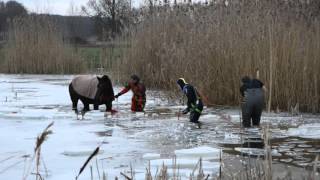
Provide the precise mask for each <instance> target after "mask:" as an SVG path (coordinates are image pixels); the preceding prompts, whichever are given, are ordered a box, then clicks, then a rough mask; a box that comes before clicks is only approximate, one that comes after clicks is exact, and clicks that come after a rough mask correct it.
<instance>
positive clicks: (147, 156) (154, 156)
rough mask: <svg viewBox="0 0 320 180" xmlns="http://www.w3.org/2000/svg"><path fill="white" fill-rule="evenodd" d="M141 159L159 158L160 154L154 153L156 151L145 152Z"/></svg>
mask: <svg viewBox="0 0 320 180" xmlns="http://www.w3.org/2000/svg"><path fill="white" fill-rule="evenodd" d="M142 158H143V159H145V160H152V159H159V158H160V154H156V153H146V154H144V155H143V156H142Z"/></svg>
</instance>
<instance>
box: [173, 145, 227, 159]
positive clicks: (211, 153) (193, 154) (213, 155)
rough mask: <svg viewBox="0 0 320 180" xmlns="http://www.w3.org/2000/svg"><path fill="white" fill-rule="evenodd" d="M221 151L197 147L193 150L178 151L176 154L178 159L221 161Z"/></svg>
mask: <svg viewBox="0 0 320 180" xmlns="http://www.w3.org/2000/svg"><path fill="white" fill-rule="evenodd" d="M220 153H221V150H220V149H217V148H212V147H208V146H202V147H196V148H192V149H181V150H176V151H175V154H176V156H177V157H178V158H181V157H183V158H196V159H199V158H200V157H201V158H203V159H219V157H220Z"/></svg>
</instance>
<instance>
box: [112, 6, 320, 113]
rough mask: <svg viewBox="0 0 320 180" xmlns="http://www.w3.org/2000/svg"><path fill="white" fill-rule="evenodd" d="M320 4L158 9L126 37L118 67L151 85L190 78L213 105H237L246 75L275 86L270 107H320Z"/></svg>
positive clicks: (169, 87) (172, 83)
mask: <svg viewBox="0 0 320 180" xmlns="http://www.w3.org/2000/svg"><path fill="white" fill-rule="evenodd" d="M319 6H320V3H319V2H318V1H308V3H307V2H302V1H273V0H272V1H266V0H260V1H231V2H229V4H228V5H225V3H221V4H219V3H216V4H207V5H193V6H191V5H177V6H173V7H170V6H164V7H163V6H156V7H153V9H152V10H153V11H148V12H146V13H149V15H148V17H147V18H146V19H145V20H143V21H142V22H141V23H140V24H139V25H138V26H137V28H136V29H134V30H133V29H132V32H131V33H132V34H133V35H132V38H131V39H128V41H129V43H131V48H130V49H129V50H128V51H127V52H126V53H125V54H124V57H123V59H122V60H121V61H119V63H118V64H117V65H115V67H114V69H117V70H118V71H119V72H120V73H121V74H122V73H124V75H125V77H126V76H128V75H129V74H131V73H137V74H139V75H141V76H142V78H143V80H144V81H145V83H146V84H147V85H148V86H149V87H156V88H162V89H167V90H174V89H177V87H176V84H175V81H176V80H177V78H179V77H185V78H186V80H187V81H189V82H190V83H192V84H194V85H195V86H196V87H197V88H198V89H199V90H200V92H202V94H203V95H205V96H206V97H207V98H208V101H209V104H220V105H238V104H239V97H240V96H239V86H240V78H241V77H242V76H243V75H250V76H252V77H255V72H256V70H257V69H259V70H260V79H261V80H262V81H263V82H264V83H265V85H266V86H267V88H268V87H270V86H271V84H272V87H270V89H269V90H270V91H271V93H268V94H270V95H271V96H272V101H271V97H270V100H269V102H270V105H271V107H272V109H276V108H279V109H282V110H289V109H290V108H291V107H292V106H295V105H296V104H299V107H300V109H301V110H303V111H309V112H319V111H320V107H319V104H320V98H319V95H320V91H319V88H320V82H319V69H320V61H319V58H320V22H319V19H320V18H319V11H318V10H317V8H319Z"/></svg>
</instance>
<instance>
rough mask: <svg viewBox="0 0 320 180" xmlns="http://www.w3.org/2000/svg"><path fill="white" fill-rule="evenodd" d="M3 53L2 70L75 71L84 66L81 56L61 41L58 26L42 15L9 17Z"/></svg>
mask: <svg viewBox="0 0 320 180" xmlns="http://www.w3.org/2000/svg"><path fill="white" fill-rule="evenodd" d="M3 52H4V59H3V61H2V62H0V63H1V68H2V69H1V71H2V72H5V73H37V74H47V73H79V72H82V71H83V70H84V68H85V66H84V65H85V64H84V62H83V60H82V58H81V56H80V55H79V54H78V53H77V52H76V51H74V49H73V48H72V47H69V46H68V45H65V44H64V43H63V37H62V35H61V33H59V29H58V28H57V27H56V26H55V24H54V22H52V21H50V20H49V19H47V18H46V17H36V16H27V17H22V18H15V19H14V20H12V21H11V23H10V30H9V33H8V42H7V43H6V45H5V47H4V49H3Z"/></svg>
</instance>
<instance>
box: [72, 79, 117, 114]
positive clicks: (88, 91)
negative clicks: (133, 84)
mask: <svg viewBox="0 0 320 180" xmlns="http://www.w3.org/2000/svg"><path fill="white" fill-rule="evenodd" d="M69 93H70V97H71V101H72V109H73V110H75V111H77V104H78V100H81V102H82V103H83V105H84V108H83V110H84V111H89V110H90V109H89V105H90V104H94V109H95V110H97V109H99V105H101V104H105V105H106V110H107V111H109V110H111V109H112V101H113V99H114V92H113V87H112V83H111V80H110V79H109V77H108V76H103V77H102V78H99V77H97V76H91V75H79V76H76V77H75V78H74V79H72V81H71V83H70V85H69Z"/></svg>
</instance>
